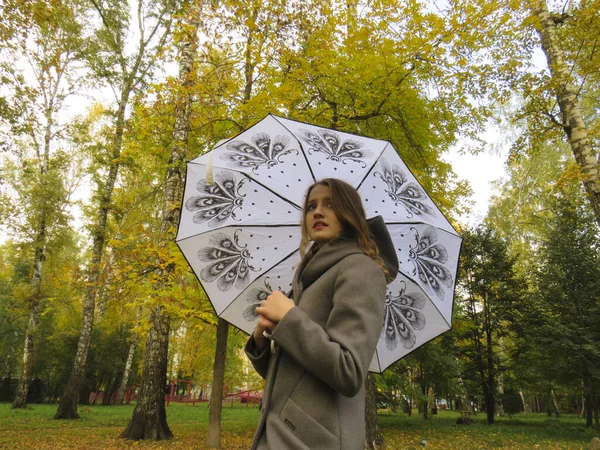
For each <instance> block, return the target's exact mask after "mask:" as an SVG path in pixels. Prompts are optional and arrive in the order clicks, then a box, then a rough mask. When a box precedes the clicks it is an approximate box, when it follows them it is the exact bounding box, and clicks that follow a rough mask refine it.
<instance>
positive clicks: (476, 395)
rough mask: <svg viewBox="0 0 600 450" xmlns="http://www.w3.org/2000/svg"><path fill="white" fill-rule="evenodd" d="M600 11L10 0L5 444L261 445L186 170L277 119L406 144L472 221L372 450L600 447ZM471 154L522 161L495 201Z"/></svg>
mask: <svg viewBox="0 0 600 450" xmlns="http://www.w3.org/2000/svg"><path fill="white" fill-rule="evenodd" d="M599 8H600V5H599V2H598V1H567V0H565V1H549V2H545V1H533V0H531V1H518V2H517V1H514V2H512V1H494V0H491V1H490V0H488V1H482V0H458V1H422V2H419V1H391V0H378V1H358V0H347V1H338V2H336V1H326V0H321V1H318V0H315V1H304V2H297V1H291V0H289V1H269V0H265V1H258V0H239V1H222V2H212V1H201V0H189V1H173V0H145V1H142V0H139V1H134V0H131V1H130V2H127V1H122V0H104V1H99V0H90V1H87V0H79V1H72V0H49V1H36V0H32V1H21V0H4V1H3V2H2V4H1V5H0V13H1V15H2V18H3V20H2V23H1V24H0V38H1V39H0V157H1V160H0V218H1V221H0V224H1V225H0V227H1V231H2V241H1V244H0V255H1V256H0V377H2V381H1V385H0V401H1V402H4V403H0V448H4V447H5V448H44V447H47V448H49V447H52V448H111V447H114V448H126V447H129V446H133V445H140V446H147V447H149V448H162V447H164V448H169V447H172V448H202V447H203V446H205V445H207V446H213V447H214V446H218V445H222V446H223V447H226V448H233V447H235V448H246V447H248V446H249V443H250V440H251V437H252V433H253V427H254V425H255V424H256V421H257V417H258V412H257V407H256V405H255V404H254V403H251V404H243V403H241V402H234V404H233V406H232V403H231V402H230V401H229V399H231V398H236V397H235V396H229V397H227V396H228V394H235V393H236V392H238V390H246V391H247V390H250V391H255V390H257V391H260V389H261V380H260V379H259V378H258V377H257V376H256V375H255V374H253V372H252V371H251V370H248V366H247V363H246V362H245V360H244V357H243V354H242V353H241V351H240V349H241V347H242V345H243V343H244V341H245V336H244V335H243V334H242V333H241V332H239V331H238V330H235V329H232V328H229V329H228V327H227V325H226V324H225V323H224V322H223V321H220V320H218V319H217V318H216V317H215V315H214V312H213V310H212V307H211V306H210V303H209V302H208V300H207V298H206V296H205V294H204V292H203V291H202V289H201V287H200V285H199V283H198V282H197V280H196V278H195V277H194V276H193V274H192V273H191V272H190V270H189V268H188V267H187V265H186V263H185V261H184V260H183V258H182V256H181V254H180V252H179V250H178V249H177V247H176V245H175V243H174V233H175V228H176V226H177V222H178V214H179V208H180V206H181V204H180V203H181V200H180V199H181V188H182V180H183V176H184V174H185V161H187V160H189V159H191V158H193V157H195V156H197V155H199V154H201V153H203V152H205V151H207V150H208V149H210V148H212V146H214V145H215V144H216V143H217V142H219V141H220V140H221V139H227V138H230V137H232V136H234V135H236V134H238V133H239V132H241V131H242V130H244V129H246V128H247V127H248V126H250V125H252V124H253V123H255V122H256V121H258V120H260V119H261V118H263V117H264V116H265V115H266V114H267V113H276V114H280V115H284V116H286V117H289V118H293V119H296V120H301V121H306V122H310V123H315V124H318V125H320V126H324V127H330V128H335V129H338V130H340V131H348V132H353V133H357V134H361V135H365V136H369V137H375V138H378V139H386V140H389V141H390V142H391V143H392V144H393V145H394V147H395V148H396V149H397V150H398V151H399V153H400V155H401V156H402V158H403V159H404V161H405V162H406V163H407V165H408V166H409V167H410V169H411V170H412V172H413V173H414V174H415V176H416V177H417V179H418V180H419V182H420V183H421V184H422V185H423V186H424V187H425V189H426V190H427V191H428V192H429V194H430V195H431V196H432V198H433V199H434V200H435V202H436V203H437V204H438V206H439V207H440V208H441V209H442V211H443V212H444V214H445V215H446V216H447V217H448V218H449V219H450V220H451V221H452V222H453V224H454V225H455V227H456V228H457V230H458V231H459V233H460V234H461V235H462V237H463V238H464V244H463V251H462V255H461V261H460V273H459V278H458V285H457V289H456V296H455V306H454V314H453V315H454V317H453V329H452V330H451V331H449V332H448V333H446V334H444V335H443V336H442V337H440V338H438V339H436V340H434V341H432V342H431V343H429V344H427V345H425V346H423V347H421V348H420V349H418V350H416V351H415V352H413V353H412V354H410V355H409V356H408V357H406V358H404V359H403V360H401V361H399V362H398V363H397V364H395V365H394V366H393V367H391V368H389V369H388V370H386V371H385V372H384V374H383V375H376V376H373V377H372V378H370V379H369V381H368V382H369V383H371V384H370V385H371V386H374V387H375V389H374V390H372V391H371V392H372V393H374V395H373V396H371V400H373V401H375V404H376V405H377V406H378V407H379V416H378V423H379V428H377V427H375V426H374V425H373V424H372V423H371V424H370V425H369V426H368V427H367V428H368V431H369V436H371V437H372V439H370V441H369V443H368V444H369V445H372V444H373V442H375V444H376V445H381V442H382V441H384V442H385V443H384V444H383V445H387V447H388V448H418V447H420V446H422V445H426V446H428V447H430V448H534V447H536V446H537V447H538V448H565V449H566V448H569V449H570V448H587V443H588V442H589V441H590V439H591V438H592V437H593V436H595V434H596V433H597V431H595V430H597V429H598V428H599V418H598V408H599V401H598V400H599V398H598V392H599V389H600V344H599V342H600V327H599V326H598V323H600V254H599V252H598V250H599V248H600V247H599V239H600V236H599V229H598V224H599V223H600V201H599V198H598V197H599V195H600V181H599V163H598V150H597V149H598V131H599V123H600V122H599V118H598V92H599V90H598V89H599V81H600V79H599V72H598V67H600V56H599V54H598V53H599V45H598V39H599V37H600V14H599ZM457 154H463V155H467V156H466V157H468V158H469V159H471V160H477V158H478V155H480V156H479V157H480V158H481V159H480V160H478V161H485V162H481V163H479V164H477V163H476V165H474V166H473V167H472V168H471V170H472V171H474V172H494V173H497V172H498V169H499V167H497V166H496V167H490V166H489V164H490V162H489V161H490V159H489V158H485V157H484V155H490V154H492V155H496V158H494V159H493V160H492V161H496V162H495V164H497V165H502V168H501V169H502V172H504V176H503V177H502V178H501V179H498V180H497V181H496V182H495V186H494V187H495V190H494V195H493V196H492V198H491V201H490V203H489V209H487V210H486V211H483V213H482V214H477V215H475V216H473V205H474V202H475V201H476V200H474V199H477V198H478V195H481V194H482V193H481V192H476V191H475V192H474V189H473V187H472V186H471V185H470V184H469V183H468V181H467V180H466V179H465V178H464V176H463V177H462V178H461V177H459V176H458V175H457V173H464V172H463V170H464V168H462V167H461V168H460V169H458V168H456V169H455V168H454V167H453V165H452V164H451V163H450V162H449V161H453V160H456V158H457V157H456V156H455V155H457ZM498 155H500V156H498ZM459 160H460V159H459ZM172 379H174V380H187V381H192V382H193V383H194V385H193V390H191V391H190V389H189V386H190V385H189V383H187V382H180V383H177V384H175V389H174V391H173V395H180V396H183V397H181V399H183V400H185V398H186V395H189V398H195V399H201V400H205V399H208V398H209V394H214V395H213V402H214V403H211V405H212V407H211V408H210V413H211V414H212V418H209V411H208V409H207V402H200V403H196V405H195V406H193V405H192V404H188V405H186V404H185V403H177V402H171V403H170V405H169V406H166V407H165V405H164V404H165V402H164V399H165V397H164V394H167V393H168V394H170V393H171V390H170V387H169V388H167V385H169V386H170V380H172ZM98 393H102V395H99V394H98ZM134 393H135V398H132V397H133V396H134ZM223 398H227V401H226V402H225V406H224V407H223V412H222V413H221V412H220V407H219V406H221V405H222V399H223ZM237 398H238V399H239V398H240V396H239V395H238V396H237ZM127 400H129V401H131V404H130V405H122V406H118V404H120V403H121V402H124V403H127ZM112 403H115V404H117V405H115V406H111V405H110V404H112ZM103 404H104V405H103ZM134 404H135V405H136V407H135V409H134ZM228 408H229V409H228ZM165 411H166V414H164V412H165ZM221 414H222V417H221ZM53 417H56V418H57V419H58V418H62V419H65V420H53ZM76 417H79V419H78V420H70V419H73V418H76ZM459 418H460V419H462V418H466V419H469V420H471V421H472V424H471V425H465V426H458V425H456V422H457V420H458V419H459ZM209 422H210V424H211V425H210V426H209V425H208V424H209ZM221 424H222V429H221ZM171 434H174V436H171ZM120 435H122V436H123V437H126V438H129V439H132V440H133V441H130V440H123V439H119V438H118V437H119V436H120ZM168 438H171V439H169V440H167V441H164V439H168ZM140 440H141V441H140ZM155 440H158V442H153V441H155Z"/></svg>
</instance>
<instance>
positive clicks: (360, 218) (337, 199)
mask: <svg viewBox="0 0 600 450" xmlns="http://www.w3.org/2000/svg"><path fill="white" fill-rule="evenodd" d="M316 186H327V187H328V188H329V192H330V196H331V206H332V208H333V212H334V213H335V215H336V217H337V218H338V220H339V221H340V222H341V224H342V228H343V232H351V233H352V234H353V235H354V236H355V237H356V240H357V241H358V246H359V247H360V249H361V250H362V251H363V252H364V253H365V255H367V256H368V257H370V258H371V259H373V261H375V262H376V263H377V264H378V265H379V267H380V268H381V270H382V271H383V273H384V274H385V277H386V279H387V280H389V279H390V274H389V271H388V270H387V268H386V267H385V264H384V263H383V260H382V259H381V258H380V257H379V250H378V248H377V245H376V244H375V241H373V239H372V238H371V232H370V231H369V227H368V225H367V217H366V214H365V209H364V207H363V204H362V200H361V199H360V196H359V195H358V192H357V191H356V189H354V188H353V187H352V186H350V185H349V184H348V183H346V182H345V181H342V180H338V179H337V178H324V179H323V180H321V181H317V182H316V183H314V184H313V185H312V186H310V187H309V188H308V190H307V191H306V196H305V198H304V204H303V205H302V239H301V241H300V254H301V255H302V258H303V259H304V258H311V257H312V256H313V255H314V253H315V252H316V251H317V250H318V245H313V246H312V247H311V248H310V249H309V246H310V241H311V239H310V236H309V234H308V229H307V228H306V212H307V207H308V199H309V197H310V193H311V191H312V190H313V189H314V188H315V187H316Z"/></svg>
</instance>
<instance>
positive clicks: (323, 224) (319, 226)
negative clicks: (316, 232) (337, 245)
mask: <svg viewBox="0 0 600 450" xmlns="http://www.w3.org/2000/svg"><path fill="white" fill-rule="evenodd" d="M326 226H327V224H326V223H325V222H315V224H314V225H313V229H318V228H323V227H326Z"/></svg>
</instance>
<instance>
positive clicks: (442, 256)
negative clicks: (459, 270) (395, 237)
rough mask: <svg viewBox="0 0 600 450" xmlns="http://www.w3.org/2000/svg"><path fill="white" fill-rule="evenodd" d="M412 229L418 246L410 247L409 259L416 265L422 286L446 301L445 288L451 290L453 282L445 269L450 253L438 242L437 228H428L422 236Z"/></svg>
mask: <svg viewBox="0 0 600 450" xmlns="http://www.w3.org/2000/svg"><path fill="white" fill-rule="evenodd" d="M411 229H412V230H413V231H415V234H416V236H415V240H416V244H415V245H414V246H413V245H411V246H410V251H409V258H410V260H411V262H412V263H413V264H414V265H415V271H416V273H417V274H418V277H419V280H420V281H421V285H422V287H423V288H424V289H425V291H426V292H427V293H428V294H432V293H435V295H437V297H438V298H439V299H440V300H444V297H445V292H444V288H443V286H445V287H446V288H449V287H451V286H452V282H453V279H452V275H451V274H450V271H449V270H448V269H447V268H446V267H445V264H446V263H447V262H448V251H447V250H446V247H444V246H443V245H442V244H440V243H439V242H438V236H437V231H436V230H435V228H433V227H428V228H427V229H426V230H425V231H424V232H423V234H422V235H419V231H418V230H417V229H416V228H411ZM413 275H414V273H413Z"/></svg>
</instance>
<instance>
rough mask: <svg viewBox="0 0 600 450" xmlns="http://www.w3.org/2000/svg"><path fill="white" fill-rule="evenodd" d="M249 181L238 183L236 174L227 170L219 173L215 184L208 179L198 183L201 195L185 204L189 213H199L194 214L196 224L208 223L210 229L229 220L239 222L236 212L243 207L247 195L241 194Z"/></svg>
mask: <svg viewBox="0 0 600 450" xmlns="http://www.w3.org/2000/svg"><path fill="white" fill-rule="evenodd" d="M245 181H247V180H245V179H242V180H241V181H239V182H238V181H237V180H236V178H235V176H234V174H233V173H232V172H229V171H227V170H223V171H221V172H219V173H218V174H217V175H216V176H215V179H214V183H208V182H207V180H206V179H201V180H200V181H198V184H197V186H196V189H197V190H198V191H199V192H200V195H197V196H195V197H190V198H189V199H188V200H187V201H186V202H185V208H186V209H187V210H188V211H198V212H197V213H196V214H194V219H193V220H194V223H204V222H208V227H209V228H216V227H218V226H220V225H222V224H223V222H225V221H226V220H227V219H229V218H232V219H234V220H238V219H237V218H236V216H235V210H236V209H238V208H241V207H242V204H243V203H244V197H245V195H242V194H240V189H241V187H242V186H243V185H244V182H245Z"/></svg>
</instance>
